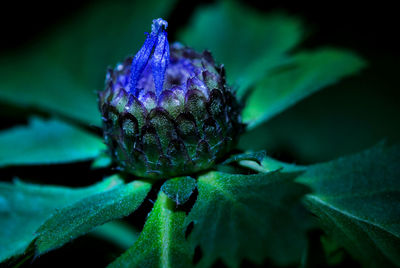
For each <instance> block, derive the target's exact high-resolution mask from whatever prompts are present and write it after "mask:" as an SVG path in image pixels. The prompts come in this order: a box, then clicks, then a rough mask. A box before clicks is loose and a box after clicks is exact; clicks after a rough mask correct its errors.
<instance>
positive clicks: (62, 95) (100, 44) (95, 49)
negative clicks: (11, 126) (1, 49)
mask: <svg viewBox="0 0 400 268" xmlns="http://www.w3.org/2000/svg"><path fill="white" fill-rule="evenodd" d="M174 2H175V1H174V0H168V1H160V0H148V1H146V2H127V1H101V2H99V3H96V5H91V6H90V7H88V8H86V9H85V10H84V11H82V13H80V14H78V15H77V16H76V17H74V20H72V21H70V23H69V24H67V25H61V26H59V27H58V28H57V31H55V32H54V33H53V34H52V35H51V36H49V37H48V38H47V39H44V40H41V42H40V43H38V44H37V45H36V47H33V48H32V49H31V51H28V52H27V53H19V54H17V55H12V56H10V57H9V58H5V59H3V60H2V61H1V62H0V72H1V73H2V75H3V76H4V77H7V79H1V80H0V99H2V100H3V101H6V102H9V103H12V104H16V105H19V106H23V107H26V106H33V107H35V108H40V109H43V110H44V111H46V112H49V111H50V112H55V113H57V114H62V115H66V116H68V117H71V118H74V119H77V120H79V121H81V122H84V123H89V124H96V125H99V124H100V119H101V117H100V113H99V112H98V108H97V102H96V100H97V97H96V93H95V92H96V91H97V90H102V89H103V88H104V84H103V83H104V78H105V73H106V68H107V66H109V65H113V66H114V65H115V64H116V63H117V62H119V61H123V60H124V59H125V57H127V56H128V55H131V54H134V53H135V52H136V51H137V49H138V48H139V47H140V46H141V45H142V44H143V42H144V39H145V35H144V33H145V32H148V31H149V30H150V27H151V22H152V20H153V19H154V18H158V17H164V16H165V15H167V14H168V13H169V11H170V10H171V9H172V8H173V6H174Z"/></svg>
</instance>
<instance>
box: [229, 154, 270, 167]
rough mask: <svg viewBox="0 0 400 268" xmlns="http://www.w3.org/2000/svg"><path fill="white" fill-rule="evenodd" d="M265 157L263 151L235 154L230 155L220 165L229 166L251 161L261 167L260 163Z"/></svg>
mask: <svg viewBox="0 0 400 268" xmlns="http://www.w3.org/2000/svg"><path fill="white" fill-rule="evenodd" d="M264 157H265V151H261V152H255V153H244V154H236V155H232V156H231V157H229V158H228V159H226V160H225V161H224V162H223V163H222V164H225V165H226V164H230V163H234V162H240V161H243V160H251V161H255V162H257V164H259V165H261V161H262V160H263V159H264Z"/></svg>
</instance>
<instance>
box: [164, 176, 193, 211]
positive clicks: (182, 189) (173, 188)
mask: <svg viewBox="0 0 400 268" xmlns="http://www.w3.org/2000/svg"><path fill="white" fill-rule="evenodd" d="M195 189H196V180H195V179H193V178H192V177H189V176H186V177H178V178H173V179H169V180H167V181H166V182H165V183H164V184H163V186H162V187H161V191H163V192H164V193H165V194H166V195H167V196H168V197H169V198H170V199H171V200H173V201H174V202H175V203H176V204H177V205H182V204H184V203H186V201H188V200H189V198H190V196H191V195H192V193H193V191H194V190H195Z"/></svg>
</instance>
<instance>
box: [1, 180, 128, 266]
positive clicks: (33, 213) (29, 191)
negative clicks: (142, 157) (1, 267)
mask: <svg viewBox="0 0 400 268" xmlns="http://www.w3.org/2000/svg"><path fill="white" fill-rule="evenodd" d="M121 183H122V181H121V180H119V179H117V178H115V177H112V178H109V179H106V180H104V181H103V182H100V183H97V184H95V185H92V186H90V187H85V188H78V189H72V188H67V187H59V186H42V185H35V184H28V183H23V182H20V181H18V180H15V181H14V183H6V182H0V215H1V217H0V262H3V261H4V260H7V259H9V258H11V257H13V256H17V255H20V254H22V253H24V251H25V250H26V248H27V247H28V245H29V244H30V243H32V241H33V240H34V239H35V238H36V237H37V233H36V230H37V229H38V228H39V227H40V226H41V225H42V224H43V222H44V221H46V219H47V218H49V217H50V216H51V215H52V214H53V213H54V212H55V211H56V209H61V208H63V207H65V206H68V205H70V204H73V203H75V202H78V201H79V200H82V199H83V198H86V197H89V196H92V195H94V194H97V193H101V192H106V191H108V190H111V189H113V188H114V187H116V186H118V185H120V184H121Z"/></svg>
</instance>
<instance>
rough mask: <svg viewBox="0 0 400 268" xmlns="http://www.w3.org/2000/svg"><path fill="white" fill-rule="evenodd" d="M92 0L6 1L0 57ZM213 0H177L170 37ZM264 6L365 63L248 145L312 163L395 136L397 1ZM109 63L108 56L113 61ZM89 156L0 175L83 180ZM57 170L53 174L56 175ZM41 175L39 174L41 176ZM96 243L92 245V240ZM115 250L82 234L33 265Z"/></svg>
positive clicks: (398, 135)
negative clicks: (77, 176)
mask: <svg viewBox="0 0 400 268" xmlns="http://www.w3.org/2000/svg"><path fill="white" fill-rule="evenodd" d="M96 2H97V1H94V0H93V1H90V0H86V1H65V0H61V1H57V2H55V1H53V2H51V3H48V2H45V1H29V2H28V1H22V2H21V1H18V2H17V1H7V2H6V3H2V4H1V5H2V6H1V13H2V14H1V16H0V27H1V42H0V57H2V56H3V55H7V54H10V53H18V52H19V51H22V50H24V49H26V48H28V47H29V46H31V45H32V44H35V43H40V40H41V39H42V38H43V37H46V35H48V34H49V33H51V32H52V31H57V29H58V27H59V26H60V25H63V24H64V23H68V21H69V20H71V19H73V18H74V16H75V15H76V14H77V13H78V12H80V11H81V10H82V9H85V8H87V7H89V6H90V5H95V4H96ZM209 2H212V1H198V0H196V1H185V0H180V1H178V5H177V6H176V8H175V9H174V10H173V13H172V15H171V16H170V18H169V34H170V39H171V40H175V37H176V31H177V30H179V29H180V27H182V26H184V25H185V24H186V23H187V22H188V21H189V18H190V17H191V15H192V13H193V11H194V10H195V8H196V6H199V5H201V4H204V3H209ZM246 3H247V4H249V5H251V6H253V7H254V8H256V9H258V10H260V11H262V12H269V11H274V10H277V9H278V10H284V11H286V12H288V13H289V14H291V15H294V16H298V17H300V18H302V19H303V20H304V22H305V24H306V28H307V31H308V32H309V37H308V38H307V39H306V40H305V42H304V43H302V45H301V48H304V49H312V48H314V47H320V46H325V45H329V46H335V47H340V48H347V49H350V50H353V51H356V52H357V53H358V54H359V55H361V56H362V57H364V58H365V59H366V60H367V61H368V63H369V66H368V68H367V69H365V70H364V71H363V72H362V73H361V74H360V75H357V76H354V77H352V78H348V79H345V80H344V81H343V82H341V83H339V84H337V85H334V86H331V87H329V88H327V89H326V90H323V91H321V92H318V93H317V94H315V95H314V96H312V97H310V98H308V99H306V100H304V101H302V102H300V103H299V104H297V105H295V106H294V107H292V108H290V109H289V110H287V111H285V112H284V113H282V114H281V115H279V116H277V117H276V118H274V119H272V120H271V121H270V122H268V123H267V124H265V125H264V126H263V127H262V128H261V129H260V130H258V131H253V132H251V133H249V134H247V135H246V136H245V137H244V139H243V140H244V141H246V140H247V141H248V140H252V139H257V140H260V137H263V138H264V139H263V142H261V143H258V144H255V145H254V146H253V149H267V152H268V153H269V154H270V155H272V156H274V157H277V158H279V159H281V160H285V161H289V162H295V163H302V164H310V163H315V162H320V161H326V160H330V159H333V158H336V157H338V156H340V155H344V154H349V153H354V152H357V151H360V150H362V149H365V148H367V147H370V146H372V145H374V144H376V143H377V142H379V141H380V140H382V139H386V140H387V141H388V142H389V143H392V142H396V141H399V140H400V124H399V122H400V120H399V115H400V113H399V112H400V105H399V100H400V93H399V86H398V85H399V83H398V79H399V73H398V71H399V67H398V63H399V52H398V47H399V46H398V45H399V43H398V42H396V40H395V39H396V36H397V35H398V34H399V30H398V25H396V20H398V16H399V15H398V14H397V13H398V11H397V10H398V9H397V8H395V6H394V4H389V3H385V2H376V1H375V2H371V3H367V2H363V3H362V4H358V3H355V1H354V2H352V3H350V1H347V2H340V1H339V2H338V1H329V2H328V1H318V2H315V3H312V2H308V3H307V4H305V3H304V1H263V2H261V1H255V0H252V1H246ZM110 64H112V63H110ZM25 120H26V118H25V117H24V116H20V117H17V119H13V121H10V120H9V119H7V117H6V116H5V115H0V122H1V125H0V129H2V128H6V127H9V126H12V125H14V124H19V123H24V122H25ZM89 165H90V163H82V164H79V165H77V166H74V168H75V169H74V172H76V171H79V172H80V173H81V174H83V175H82V177H84V179H82V180H80V181H76V180H75V181H72V180H70V175H71V172H70V170H71V167H70V166H69V165H57V166H53V167H49V168H46V171H45V172H44V171H43V169H41V168H35V167H29V168H23V169H21V168H8V169H5V170H2V171H0V175H1V176H2V180H11V179H12V178H13V177H14V176H19V177H22V178H24V179H27V180H32V181H39V180H40V182H42V183H51V184H61V185H71V186H83V185H89V184H91V183H93V182H95V181H97V180H98V176H99V174H98V173H96V172H93V171H90V170H89ZM55 176H57V181H55V180H54V177H55ZM38 178H40V179H38ZM94 246H95V248H93V247H94ZM119 254H120V251H119V250H117V249H114V248H113V247H112V246H111V245H109V244H107V243H106V242H103V241H99V240H95V238H92V237H83V238H79V239H77V240H75V241H74V242H72V243H69V244H68V245H67V246H65V247H64V248H63V249H60V250H56V251H53V252H51V253H49V254H48V255H45V256H44V257H41V258H39V259H37V260H35V261H34V262H33V264H34V266H38V267H40V266H43V265H46V264H59V263H60V262H61V263H62V264H63V265H66V266H78V265H82V264H83V263H86V264H91V266H94V267H102V266H104V265H106V264H107V262H109V261H110V260H111V259H112V258H115V257H117V256H118V255H119ZM28 264H29V263H28Z"/></svg>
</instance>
